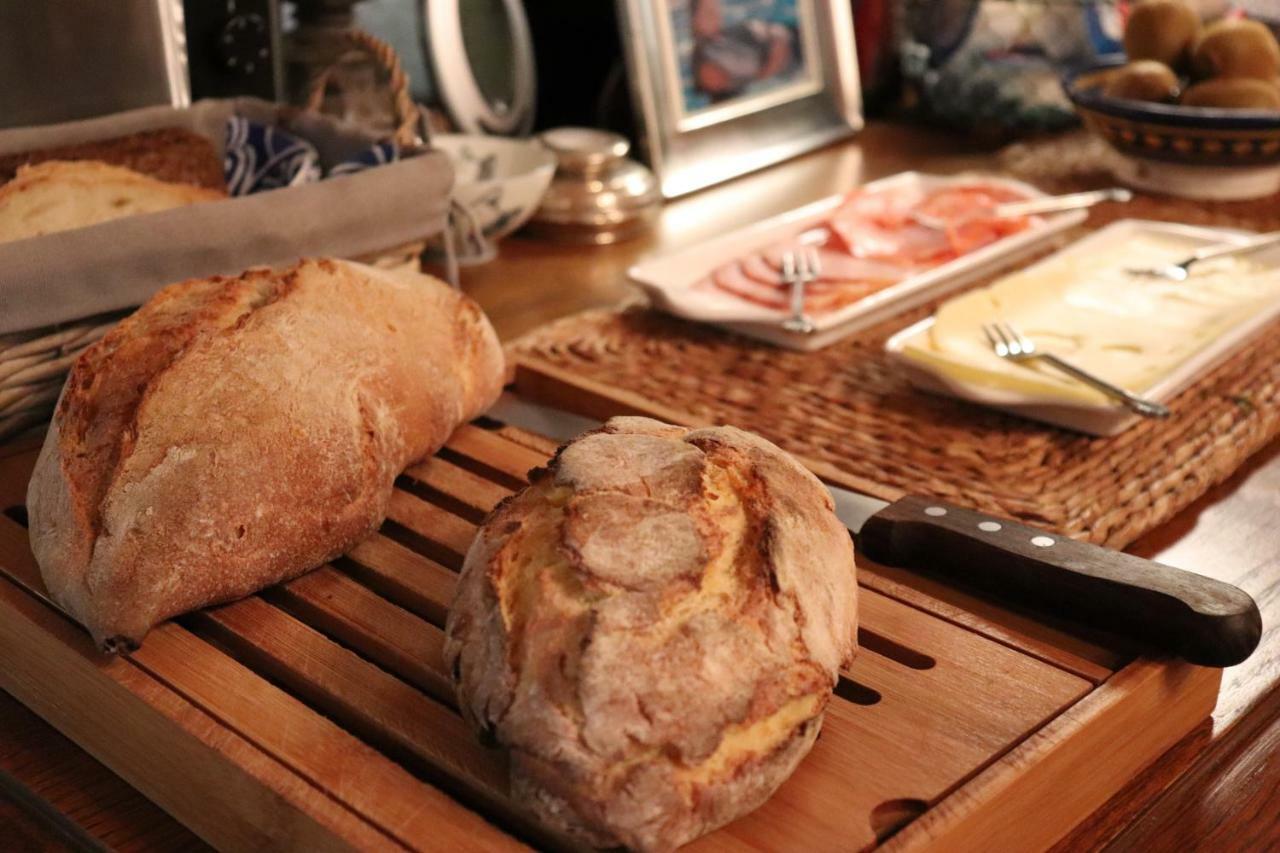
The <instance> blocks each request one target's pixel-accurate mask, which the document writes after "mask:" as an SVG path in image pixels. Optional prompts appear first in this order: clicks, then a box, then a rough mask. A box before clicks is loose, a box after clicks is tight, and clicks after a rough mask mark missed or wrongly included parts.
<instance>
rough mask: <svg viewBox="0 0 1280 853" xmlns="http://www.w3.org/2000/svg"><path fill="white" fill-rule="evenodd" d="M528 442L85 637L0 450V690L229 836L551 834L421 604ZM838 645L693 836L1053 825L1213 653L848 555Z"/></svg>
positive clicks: (203, 831)
mask: <svg viewBox="0 0 1280 853" xmlns="http://www.w3.org/2000/svg"><path fill="white" fill-rule="evenodd" d="M551 450H553V447H552V445H551V443H550V442H548V441H546V440H545V439H542V438H540V437H538V436H533V435H531V434H529V433H525V432H522V431H519V430H515V429H512V428H508V427H501V426H500V425H498V424H494V423H492V422H485V423H482V424H473V425H467V426H464V427H462V428H460V429H459V430H458V431H457V432H456V433H455V434H454V436H453V438H452V439H451V440H450V441H449V443H448V445H447V446H446V447H445V449H443V450H442V451H441V452H440V453H439V454H438V455H437V456H436V457H435V458H433V459H431V460H428V461H427V462H424V463H422V464H420V465H417V466H414V467H413V468H411V469H409V470H408V471H406V472H405V474H404V476H403V477H401V478H400V480H399V481H398V483H397V488H396V491H395V493H394V496H393V498H392V501H391V506H390V511H389V517H388V519H387V521H386V523H385V524H384V525H383V527H382V529H381V530H380V531H379V532H378V533H377V534H375V535H374V536H372V537H371V538H370V539H368V540H367V541H365V542H363V543H361V544H360V545H359V546H357V547H356V548H355V549H353V550H352V551H351V553H349V554H348V555H346V556H345V557H343V558H341V559H339V560H336V561H334V562H333V563H332V564H331V565H326V566H324V567H322V568H320V569H318V570H316V571H314V572H312V573H310V574H308V575H306V576H304V577H302V578H299V579H298V580H295V581H293V582H291V583H288V584H284V585H282V586H279V587H275V588H273V589H270V590H267V591H265V592H263V593H262V594H260V595H257V596H253V597H251V598H248V599H245V600H243V601H240V602H236V603H233V604H229V605H226V606H223V607H218V608H212V609H209V610H206V611H203V612H200V613H195V614H191V615H189V616H186V617H183V618H181V619H179V620H177V621H175V622H170V623H167V624H165V625H163V626H161V627H159V628H157V629H156V630H154V631H153V632H152V633H151V634H150V635H149V636H148V637H147V639H146V642H145V643H144V645H143V646H142V648H141V649H140V650H138V651H137V652H136V653H134V654H132V655H130V656H128V657H118V658H106V657H103V656H102V655H100V654H99V653H98V652H97V651H96V650H95V649H94V647H93V644H92V642H91V641H90V638H89V636H88V635H87V634H86V633H85V632H84V631H83V630H82V629H81V628H80V627H79V626H78V625H76V624H75V623H74V622H72V621H71V620H69V619H68V618H67V617H65V616H64V615H63V614H61V613H60V612H59V611H58V610H57V609H56V608H55V607H54V606H53V605H52V604H50V602H49V601H48V599H47V596H46V594H45V591H44V588H43V584H42V583H41V581H40V577H39V573H38V571H37V569H36V566H35V562H34V560H33V558H32V556H31V553H30V551H29V549H28V546H27V536H26V530H25V529H24V528H25V518H26V517H25V511H24V509H23V506H22V502H23V499H24V496H25V491H26V483H27V478H28V476H29V473H30V470H31V466H32V464H33V463H34V458H35V452H36V448H35V447H33V446H30V445H28V446H25V447H15V446H10V447H7V448H0V659H2V660H3V666H0V687H2V688H3V689H5V690H6V691H8V692H9V693H11V694H13V695H14V696H16V697H17V698H18V699H20V700H21V701H22V702H24V703H25V704H27V705H28V706H29V707H30V708H32V709H33V710H34V711H36V712H37V713H39V714H40V715H41V716H43V717H44V718H45V719H47V720H48V721H49V722H50V723H52V724H53V725H54V726H56V727H57V728H58V729H60V730H61V731H62V732H63V733H64V734H66V735H67V736H68V737H70V738H71V739H73V740H75V741H76V742H77V743H79V744H80V745H81V746H82V747H84V748H85V749H86V750H87V751H88V752H90V753H91V754H93V755H94V756H95V757H96V758H98V759H99V760H100V761H102V762H103V763H104V764H106V765H107V766H109V767H110V768H111V769H113V770H114V771H115V772H116V773H118V774H119V775H120V776H122V777H123V778H124V779H125V780H126V781H128V782H129V783H130V784H132V785H133V786H134V787H136V788H138V789H139V790H140V791H142V792H143V793H144V794H146V795H147V796H148V797H150V798H151V799H152V800H154V801H155V802H156V803H158V804H159V805H160V806H162V807H163V808H165V809H166V810H167V811H169V812H170V813H171V814H173V815H174V816H175V817H176V818H177V819H178V820H180V821H182V822H183V823H185V824H186V825H187V826H189V827H190V828H191V829H192V830H193V831H195V832H196V833H197V834H199V835H200V836H201V837H203V838H205V839H206V840H208V841H209V842H210V843H211V844H213V845H215V846H217V847H220V848H224V849H246V848H261V847H264V846H268V845H269V846H271V847H288V848H291V849H305V850H340V849H351V848H359V849H388V850H391V849H412V850H437V849H450V850H503V849H518V848H521V847H524V846H532V847H559V846H563V845H564V841H563V839H559V838H555V837H551V836H549V835H547V834H546V833H544V832H543V831H541V830H540V829H539V828H538V827H536V826H534V825H532V824H531V823H530V822H529V821H528V820H527V819H525V818H524V817H523V816H522V815H521V814H520V813H519V812H518V811H516V810H515V809H514V808H513V807H512V805H511V804H510V803H509V801H508V799H507V795H506V767H505V762H504V759H503V756H502V754H501V752H500V751H498V750H495V749H490V748H486V747H484V746H481V745H480V743H479V742H478V741H477V740H476V738H475V737H474V736H473V734H472V733H471V732H470V731H469V730H468V729H467V727H466V726H465V725H464V724H463V722H462V719H461V718H460V717H459V715H458V713H457V711H456V708H455V703H454V698H453V694H452V691H451V689H450V686H449V679H448V674H447V673H446V672H445V671H444V667H443V662H442V656H441V647H442V640H443V633H442V627H443V624H444V618H445V614H446V611H447V607H448V603H449V600H450V597H451V595H452V590H453V585H454V582H455V579H456V572H457V570H458V568H459V567H460V566H461V562H462V557H463V554H464V553H465V551H466V549H467V547H468V546H469V544H470V541H471V538H472V535H473V532H474V530H475V526H476V525H477V524H478V523H479V521H480V520H481V519H482V518H483V516H484V514H485V513H486V512H488V510H489V509H490V508H491V507H492V506H493V505H494V504H495V503H497V502H498V501H499V500H501V499H502V498H503V497H505V496H506V495H508V494H510V493H511V491H512V490H514V489H517V488H519V487H520V486H521V485H522V484H523V483H524V478H525V474H526V472H527V471H528V470H529V469H530V468H532V467H535V466H538V465H541V464H543V463H544V462H545V461H546V459H547V457H548V455H549V453H550V452H551ZM860 584H861V586H862V589H861V591H860V595H861V608H860V621H861V627H860V628H859V637H858V639H859V643H860V646H861V650H860V652H859V654H858V657H857V659H856V660H855V661H854V663H853V665H852V666H851V667H850V668H849V669H848V670H846V671H845V672H844V673H843V676H842V678H841V680H840V684H839V686H838V688H837V690H836V695H835V696H834V697H833V698H832V701H831V705H830V708H829V711H828V714H827V718H826V723H825V725H824V728H823V731H822V734H821V736H820V738H819V740H818V742H817V744H816V746H815V747H814V749H813V751H812V752H811V754H810V755H809V756H808V757H807V758H806V759H805V761H804V762H803V763H802V764H801V765H800V767H799V769H798V770H797V771H796V773H795V774H794V775H793V776H792V778H791V779H790V780H788V781H787V782H786V783H785V784H784V785H783V786H782V787H781V788H780V789H779V791H778V792H777V793H776V794H775V795H774V796H773V797H772V798H771V799H770V800H769V801H768V802H767V803H766V804H765V805H764V806H763V807H761V808H760V809H758V810H757V811H755V812H754V813H752V814H750V815H748V816H746V817H744V818H742V819H740V820H738V821H735V822H734V823H732V824H730V825H729V826H727V827H725V828H723V829H721V830H719V831H717V832H715V833H713V834H711V835H709V836H706V837H705V838H703V839H701V840H699V841H698V842H696V843H695V844H693V845H691V847H692V848H693V849H700V850H746V849H752V850H761V849H764V850H822V851H825V850H868V849H872V848H877V847H879V848H883V849H894V850H898V849H902V850H907V849H929V848H937V849H946V850H957V849H975V850H978V849H1012V848H1017V849H1035V848H1041V847H1045V846H1048V845H1050V844H1052V843H1053V842H1054V841H1055V840H1056V839H1058V838H1060V837H1062V836H1063V835H1064V834H1065V833H1066V832H1067V831H1068V830H1069V829H1070V828H1071V827H1072V826H1074V825H1075V824H1076V823H1077V822H1079V821H1080V820H1081V819H1082V818H1084V817H1085V816H1086V815H1088V814H1089V813H1090V812H1091V811H1093V810H1094V809H1096V808H1097V807H1098V806H1100V805H1101V804H1102V803H1104V802H1105V801H1106V800H1107V798H1108V797H1110V796H1111V795H1112V794H1113V793H1114V792H1116V791H1117V790H1118V789H1119V788H1120V786H1121V785H1122V784H1123V783H1124V782H1125V781H1126V780H1127V779H1129V778H1130V777H1131V776H1132V775H1133V774H1134V773H1136V772H1137V771H1138V770H1140V769H1141V768H1142V767H1144V766H1146V765H1147V764H1148V763H1150V762H1151V761H1152V760H1154V759H1155V758H1156V757H1157V756H1158V755H1160V754H1161V753H1162V752H1163V751H1164V750H1165V749H1167V748H1168V747H1170V746H1172V745H1173V744H1174V743H1175V742H1177V741H1178V740H1179V739H1181V738H1182V737H1183V736H1184V735H1185V734H1186V733H1187V732H1188V731H1190V730H1191V729H1192V728H1193V727H1194V726H1195V725H1196V724H1197V723H1198V722H1200V721H1201V720H1203V719H1205V718H1206V717H1207V716H1208V714H1209V712H1210V711H1211V709H1212V707H1213V704H1214V699H1215V696H1216V693H1217V686H1218V682H1219V678H1220V672H1219V671H1218V670H1211V669H1203V668H1199V667H1194V666H1191V665H1188V664H1183V663H1178V662H1173V661H1155V660H1148V659H1141V658H1138V659H1134V658H1132V657H1131V656H1129V655H1126V654H1125V653H1124V652H1123V650H1118V649H1115V648H1112V647H1109V646H1108V645H1105V644H1103V645H1100V644H1097V643H1090V642H1086V641H1083V640H1080V639H1079V638H1076V637H1073V636H1071V635H1069V634H1067V633H1064V632H1062V631H1060V630H1057V629H1054V628H1049V627H1046V626H1043V625H1040V624H1037V623H1035V622H1033V621H1031V620H1029V619H1027V618H1025V617H1022V616H1019V615H1016V614H1012V613H1008V612H1005V611H1002V610H1000V609H998V608H996V607H994V606H993V605H991V604H988V603H985V602H982V601H979V600H977V599H972V598H969V597H967V596H965V595H963V594H960V593H956V592H954V591H952V590H948V589H946V588H944V587H940V586H938V585H937V584H936V583H934V582H930V581H925V580H921V579H918V578H915V577H913V576H911V575H908V574H906V573H903V572H899V571H896V570H892V569H888V568H883V567H877V566H874V565H869V564H865V563H862V562H860Z"/></svg>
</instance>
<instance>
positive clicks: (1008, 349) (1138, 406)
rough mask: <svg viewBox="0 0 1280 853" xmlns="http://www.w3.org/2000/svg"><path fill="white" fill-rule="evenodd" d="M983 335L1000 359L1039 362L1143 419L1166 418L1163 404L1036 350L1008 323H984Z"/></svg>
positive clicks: (1167, 413)
mask: <svg viewBox="0 0 1280 853" xmlns="http://www.w3.org/2000/svg"><path fill="white" fill-rule="evenodd" d="M982 333H983V334H984V335H986V336H987V342H988V343H990V344H991V349H992V350H993V351H994V352H995V354H996V355H998V356H1000V357H1001V358H1005V359H1008V360H1009V361H1014V362H1019V361H1030V360H1032V359H1040V360H1041V361H1043V362H1045V363H1046V364H1049V365H1052V366H1053V367H1054V368H1056V369H1058V370H1060V371H1062V372H1063V373H1065V374H1067V375H1068V376H1070V377H1072V378H1074V379H1078V380H1080V381H1081V382H1083V383H1084V384H1086V385H1088V386H1090V387H1092V388H1096V389H1097V390H1099V391H1101V392H1102V393H1103V394H1106V395H1107V396H1108V397H1111V398H1112V399H1114V400H1119V401H1120V402H1121V403H1123V404H1124V405H1125V407H1126V408H1128V409H1129V410H1130V411H1133V412H1136V413H1138V414H1139V415H1142V416H1143V417H1147V418H1165V417H1168V416H1169V409H1168V408H1167V407H1166V406H1164V405H1163V404H1161V403H1157V402H1156V401H1154V400H1146V399H1143V398H1142V397H1139V396H1137V395H1136V394H1131V393H1130V392H1128V391H1126V390H1124V389H1123V388H1121V387H1119V386H1117V385H1112V384H1111V383H1110V382H1108V381H1106V380H1105V379H1103V378H1101V377H1099V376H1095V375H1093V374H1092V373H1090V372H1088V371H1087V370H1082V369H1081V368H1079V367H1076V366H1075V365H1074V364H1072V363H1070V362H1068V361H1063V360H1062V359H1061V358H1059V357H1058V356H1056V355H1054V354H1053V353H1051V352H1045V351H1044V350H1041V349H1037V348H1036V345H1035V342H1034V341H1032V340H1031V339H1030V338H1028V337H1026V336H1025V335H1023V334H1022V333H1020V332H1019V331H1018V330H1017V329H1015V328H1014V327H1013V326H1012V325H1010V324H1009V323H987V324H986V325H984V326H983V327H982Z"/></svg>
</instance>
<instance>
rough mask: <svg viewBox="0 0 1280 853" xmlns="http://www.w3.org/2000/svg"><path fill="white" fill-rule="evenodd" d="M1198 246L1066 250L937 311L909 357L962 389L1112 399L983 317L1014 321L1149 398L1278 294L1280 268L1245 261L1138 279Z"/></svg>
mask: <svg viewBox="0 0 1280 853" xmlns="http://www.w3.org/2000/svg"><path fill="white" fill-rule="evenodd" d="M1193 248H1194V246H1191V245H1189V244H1187V243H1186V242H1184V241H1182V240H1179V239H1177V238H1175V237H1172V236H1166V235H1156V234H1142V235H1138V236H1135V238H1134V239H1133V240H1131V241H1127V242H1125V243H1123V244H1116V245H1112V246H1110V247H1107V248H1106V250H1105V251H1100V252H1098V253H1096V254H1089V255H1085V256H1081V255H1076V256H1065V257H1062V258H1060V259H1058V260H1057V261H1056V262H1055V261H1050V262H1048V263H1047V264H1042V265H1037V266H1036V267H1033V268H1031V269H1028V270H1026V271H1023V272H1019V273H1015V274H1013V275H1009V276H1006V277H1005V278H1002V279H1000V280H999V281H997V282H996V283H995V284H993V285H991V286H989V287H985V288H982V289H979V290H974V291H971V292H969V293H966V294H963V295H961V296H959V297H957V298H955V299H952V300H950V301H948V302H947V303H945V304H944V305H943V306H942V307H941V308H939V309H938V312H937V315H936V318H935V322H934V324H933V326H932V327H931V328H930V330H929V332H928V333H927V334H925V335H920V336H916V337H915V338H913V339H912V340H911V341H909V342H907V343H906V345H905V347H904V351H905V353H906V354H907V355H908V356H909V357H911V358H913V359H916V360H918V361H921V362H924V363H925V364H927V366H929V368H930V369H931V370H933V371H935V372H938V373H941V374H943V375H945V376H947V377H949V378H951V379H953V380H957V381H960V382H963V383H966V384H978V385H982V386H984V387H987V388H990V389H994V390H998V391H1008V392H1012V393H1015V394H1020V395H1029V396H1035V397H1042V398H1050V399H1057V400H1061V401H1062V402H1066V403H1084V404H1091V405H1092V404H1106V403H1109V402H1110V401H1109V400H1108V399H1107V398H1106V397H1105V396H1103V395H1102V394H1101V393H1099V392H1097V391H1095V390H1093V389H1092V388H1089V387H1088V386H1086V385H1084V384H1082V383H1080V382H1078V381H1077V380H1074V379H1071V378H1069V377H1067V376H1065V375H1063V374H1062V373H1060V372H1058V371H1056V370H1054V369H1053V368H1052V367H1050V366H1049V365H1047V364H1045V363H1043V362H1037V361H1030V362H1022V363H1014V362H1010V361H1007V360H1004V359H1001V358H999V357H997V356H996V355H995V353H994V352H993V351H992V348H991V345H990V343H989V342H988V341H987V338H986V336H985V335H984V334H983V331H982V327H983V325H984V324H987V323H991V322H995V321H1001V322H1005V323H1009V324H1012V325H1013V326H1014V327H1015V328H1016V329H1017V330H1018V331H1019V332H1021V333H1022V334H1023V335H1024V336H1026V337H1028V338H1030V339H1031V340H1032V341H1034V343H1035V345H1036V347H1037V348H1038V349H1040V350H1043V351H1048V352H1052V353H1054V354H1056V355H1059V356H1061V357H1062V358H1064V359H1067V360H1069V361H1071V362H1072V363H1073V364H1076V365H1078V366H1079V367H1082V368H1084V369H1085V370H1088V371H1090V372H1093V373H1095V374H1097V375H1098V376H1101V377H1103V378H1105V379H1107V380H1109V381H1111V382H1112V383H1114V384H1116V385H1120V386H1121V387H1124V388H1127V389H1129V390H1130V391H1133V392H1135V393H1144V392H1146V391H1147V390H1148V389H1150V388H1151V387H1152V386H1154V385H1155V384H1156V383H1157V382H1159V381H1160V380H1161V379H1162V378H1164V377H1165V376H1167V375H1169V374H1170V373H1171V372H1172V371H1173V370H1175V369H1176V368H1177V367H1178V365H1180V364H1181V363H1182V362H1184V361H1186V360H1187V359H1188V358H1190V357H1191V356H1193V355H1194V354H1195V353H1196V352H1198V351H1199V350H1201V349H1202V348H1204V347H1205V346H1206V345H1207V344H1209V343H1210V342H1212V341H1213V340H1214V339H1216V338H1217V337H1218V336H1219V335H1221V334H1223V333H1224V332H1226V331H1227V330H1229V329H1230V328H1232V327H1233V326H1236V325H1237V324H1239V323H1241V322H1243V321H1244V320H1247V319H1248V318H1249V317H1250V316H1251V315H1253V314H1254V313H1255V312H1257V311H1259V310H1261V309H1262V308H1263V307H1264V306H1267V305H1269V304H1273V303H1274V302H1275V301H1276V300H1277V299H1280V270H1277V269H1274V268H1267V267H1263V266H1260V265H1258V264H1257V263H1255V262H1251V261H1249V260H1245V259H1241V258H1221V259H1218V260H1215V261H1206V262H1203V263H1201V264H1199V265H1198V266H1197V267H1196V268H1195V273H1194V275H1193V276H1192V277H1191V278H1190V279H1189V280H1187V281H1184V282H1175V281H1168V280H1163V279H1155V278H1149V277H1142V276H1135V275H1132V274H1131V273H1129V272H1127V271H1126V269H1127V268H1131V267H1146V266H1154V265H1156V264H1167V263H1170V262H1172V261H1176V260H1178V259H1181V258H1184V257H1186V256H1187V255H1188V254H1189V252H1190V251H1191V250H1192V249H1193Z"/></svg>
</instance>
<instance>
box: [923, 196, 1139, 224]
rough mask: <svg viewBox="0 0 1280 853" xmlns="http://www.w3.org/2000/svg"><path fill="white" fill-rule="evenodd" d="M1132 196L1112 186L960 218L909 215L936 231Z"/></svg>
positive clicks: (999, 206)
mask: <svg viewBox="0 0 1280 853" xmlns="http://www.w3.org/2000/svg"><path fill="white" fill-rule="evenodd" d="M1132 199H1133V193H1132V192H1130V191H1129V190H1126V189H1124V188H1123V187H1113V188H1111V189H1106V190H1090V191H1089V192H1082V193H1070V194H1069V195H1049V196H1042V197H1040V198H1029V199H1025V200H1023V201H1006V202H1002V203H1000V204H997V205H993V206H992V207H989V208H986V209H978V210H975V211H973V212H972V213H971V214H970V215H969V216H966V217H964V218H962V219H959V220H948V219H942V218H940V217H937V216H930V215H929V214H927V213H920V212H919V211H912V212H911V213H910V214H908V217H909V218H910V219H911V220H912V221H914V222H915V223H916V224H918V225H923V226H924V227H926V228H932V229H934V230H937V231H945V230H946V229H947V228H954V227H955V226H957V225H963V224H964V223H965V222H969V221H971V220H973V219H978V218H980V217H982V216H990V217H992V218H994V219H1013V218H1014V217H1018V216H1031V215H1033V214H1037V213H1061V212H1062V211H1064V210H1082V209H1084V208H1086V207H1093V206H1094V205H1095V204H1101V203H1102V202H1104V201H1118V202H1126V201H1131V200H1132Z"/></svg>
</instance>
